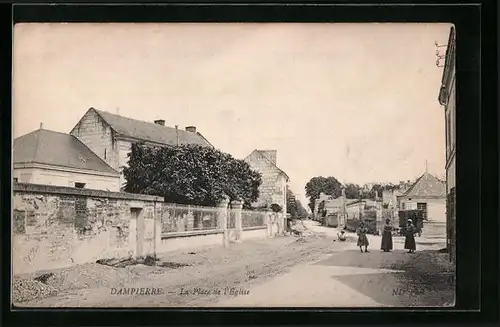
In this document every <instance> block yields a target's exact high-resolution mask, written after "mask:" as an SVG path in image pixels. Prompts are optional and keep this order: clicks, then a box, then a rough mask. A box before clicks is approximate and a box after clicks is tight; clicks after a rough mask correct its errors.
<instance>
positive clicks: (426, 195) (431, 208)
mask: <svg viewBox="0 0 500 327" xmlns="http://www.w3.org/2000/svg"><path fill="white" fill-rule="evenodd" d="M398 203H399V208H400V210H422V211H423V212H424V218H425V219H426V220H427V221H429V222H443V223H444V222H445V221H446V214H445V212H446V185H445V183H444V182H443V181H441V180H439V179H438V178H437V177H435V176H433V175H431V174H429V173H428V172H425V173H424V174H423V175H422V176H420V178H418V179H417V180H416V181H415V183H414V184H413V185H412V187H410V188H409V189H408V190H407V191H406V192H405V193H404V194H403V195H401V196H398Z"/></svg>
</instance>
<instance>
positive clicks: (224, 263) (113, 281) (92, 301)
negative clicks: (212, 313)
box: [17, 234, 345, 307]
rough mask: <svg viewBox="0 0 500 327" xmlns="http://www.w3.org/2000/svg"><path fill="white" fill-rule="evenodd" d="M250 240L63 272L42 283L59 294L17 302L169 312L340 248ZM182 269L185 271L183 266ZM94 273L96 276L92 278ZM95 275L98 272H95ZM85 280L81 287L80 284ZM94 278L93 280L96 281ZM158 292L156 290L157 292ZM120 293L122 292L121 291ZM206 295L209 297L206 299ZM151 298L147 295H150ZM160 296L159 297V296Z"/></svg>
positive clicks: (321, 242)
mask: <svg viewBox="0 0 500 327" xmlns="http://www.w3.org/2000/svg"><path fill="white" fill-rule="evenodd" d="M300 240H301V239H299V238H296V237H291V236H287V237H283V236H281V237H277V238H274V239H262V240H250V241H247V242H243V243H238V244H231V246H230V248H228V249H224V248H222V247H216V248H209V249H201V250H194V251H192V252H191V251H184V252H177V253H170V254H165V255H163V256H161V261H162V262H164V263H165V265H166V267H150V266H144V265H139V266H130V267H125V268H112V267H105V266H102V265H98V264H88V265H83V266H81V267H75V268H71V269H66V270H62V271H56V272H53V273H54V275H53V276H52V277H51V278H49V279H48V280H47V281H46V284H47V285H48V286H50V287H51V288H53V289H54V290H57V293H58V295H56V296H49V297H44V298H38V299H34V300H31V301H25V302H21V303H18V304H17V305H19V306H23V307H26V306H27V307H94V306H99V307H130V306H132V307H144V306H150V307H156V306H161V307H165V306H166V307H172V306H197V305H206V304H209V303H212V302H219V301H221V300H224V299H225V298H227V299H229V298H231V297H234V296H236V293H238V292H239V293H240V294H241V293H244V292H247V291H248V290H249V289H250V288H251V287H253V286H254V285H256V284H259V283H263V282H265V281H267V280H269V279H270V278H272V277H274V276H277V275H279V274H283V273H285V272H287V271H288V270H289V269H290V268H291V267H293V266H295V265H297V264H300V263H303V262H309V261H314V260H318V259H319V258H321V257H322V256H324V255H325V254H328V253H334V252H337V251H342V250H343V249H344V248H345V244H340V243H335V242H333V241H332V238H331V237H325V236H324V235H321V234H317V235H316V236H311V237H306V238H305V242H301V241H300ZM183 264H185V265H188V266H182V265H183ZM94 272H96V276H95V277H92V275H93V273H94ZM97 272H98V273H97ZM108 276H109V277H108ZM82 278H85V282H83V281H81V279H82ZM96 279H98V280H96ZM124 288H127V289H131V288H135V289H140V288H147V289H150V290H151V289H153V288H154V289H156V290H157V291H154V293H155V294H149V295H144V294H143V295H139V294H137V295H130V294H128V295H118V294H117V293H120V289H122V290H123V289H124ZM158 290H159V291H158ZM122 292H124V291H122ZM208 292H210V294H207V293H208ZM149 293H151V291H150V292H149ZM159 293H161V294H159Z"/></svg>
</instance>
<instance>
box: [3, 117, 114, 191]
mask: <svg viewBox="0 0 500 327" xmlns="http://www.w3.org/2000/svg"><path fill="white" fill-rule="evenodd" d="M13 166H14V167H13V177H14V181H15V182H16V181H17V182H19V183H31V184H45V185H54V186H66V187H79V188H89V189H96V190H105V191H106V190H107V191H112V192H118V191H119V190H120V173H119V172H118V171H116V170H115V169H113V168H112V167H111V166H110V165H108V164H107V163H106V162H105V161H104V160H102V159H101V158H99V157H98V156H97V155H96V154H95V153H94V152H92V151H91V150H90V149H89V148H88V147H87V146H86V145H85V144H84V143H82V142H81V141H80V140H78V138H76V137H75V136H73V135H69V134H64V133H59V132H54V131H49V130H45V129H43V128H42V126H40V129H38V130H36V131H33V132H31V133H28V134H26V135H23V136H20V137H18V138H16V139H15V140H14V149H13Z"/></svg>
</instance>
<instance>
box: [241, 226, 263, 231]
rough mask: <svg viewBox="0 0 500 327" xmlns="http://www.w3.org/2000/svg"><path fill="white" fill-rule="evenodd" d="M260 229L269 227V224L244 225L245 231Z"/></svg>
mask: <svg viewBox="0 0 500 327" xmlns="http://www.w3.org/2000/svg"><path fill="white" fill-rule="evenodd" d="M258 229H267V225H262V226H252V227H243V231H250V230H258Z"/></svg>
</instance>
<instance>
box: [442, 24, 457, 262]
mask: <svg viewBox="0 0 500 327" xmlns="http://www.w3.org/2000/svg"><path fill="white" fill-rule="evenodd" d="M455 80H456V78H455V28H454V27H452V28H451V29H450V35H449V39H448V47H447V49H446V56H445V65H444V70H443V76H442V79H441V89H440V91H439V103H440V104H441V105H442V106H444V114H445V124H446V125H445V131H446V165H445V169H446V198H447V201H446V207H447V208H446V209H447V210H446V225H447V248H448V253H450V259H451V260H453V261H454V260H455V224H456V222H455V218H456V204H455V203H456V202H455V201H456V192H455V174H456V172H455V164H456V158H455V156H456V108H455V105H456V103H455V88H456V86H455Z"/></svg>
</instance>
